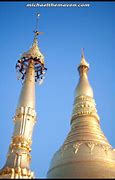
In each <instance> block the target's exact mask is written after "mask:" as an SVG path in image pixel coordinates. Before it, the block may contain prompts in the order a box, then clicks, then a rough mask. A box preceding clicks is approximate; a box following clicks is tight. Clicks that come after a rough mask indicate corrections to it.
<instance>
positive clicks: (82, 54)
mask: <svg viewBox="0 0 115 180" xmlns="http://www.w3.org/2000/svg"><path fill="white" fill-rule="evenodd" d="M81 51H82V55H81V57H82V58H84V48H82V49H81Z"/></svg>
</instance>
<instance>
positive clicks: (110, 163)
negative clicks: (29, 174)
mask: <svg viewBox="0 0 115 180" xmlns="http://www.w3.org/2000/svg"><path fill="white" fill-rule="evenodd" d="M88 70H89V64H88V63H87V62H86V60H85V58H84V54H83V53H82V60H81V63H80V65H79V66H78V71H79V75H80V79H79V83H78V85H77V87H76V90H75V100H74V107H73V112H72V117H71V123H70V124H71V130H70V132H69V133H68V135H67V138H66V139H65V141H64V143H63V144H62V146H61V147H60V148H59V150H58V151H57V152H56V153H55V154H54V156H53V158H52V161H51V164H50V167H49V170H48V173H47V177H48V178H115V152H114V149H113V148H112V146H111V145H110V144H109V142H108V140H107V138H106V137H105V135H104V133H103V131H102V130H101V127H100V120H99V116H98V113H97V110H96V104H95V100H94V98H93V90H92V88H91V86H90V84H89V81H88V77H87V72H88Z"/></svg>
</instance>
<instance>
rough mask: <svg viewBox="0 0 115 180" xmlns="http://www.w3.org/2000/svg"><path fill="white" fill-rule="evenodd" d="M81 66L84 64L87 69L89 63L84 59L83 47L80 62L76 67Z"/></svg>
mask: <svg viewBox="0 0 115 180" xmlns="http://www.w3.org/2000/svg"><path fill="white" fill-rule="evenodd" d="M82 66H85V67H87V68H88V69H89V64H88V63H87V61H86V60H85V56H84V48H82V54H81V62H80V65H79V66H78V69H79V68H80V67H82Z"/></svg>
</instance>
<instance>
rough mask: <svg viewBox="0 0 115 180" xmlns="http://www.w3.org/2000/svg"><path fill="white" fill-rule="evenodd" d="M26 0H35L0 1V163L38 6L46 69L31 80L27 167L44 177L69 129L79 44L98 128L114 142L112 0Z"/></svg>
mask: <svg viewBox="0 0 115 180" xmlns="http://www.w3.org/2000/svg"><path fill="white" fill-rule="evenodd" d="M27 3H38V2H33V1H32V2H31V1H28V2H26V1H25V2H0V56H1V57H0V59H1V60H0V66H1V70H0V77H1V81H0V82H1V84H0V102H1V103H0V104H1V106H0V107H1V108H0V137H1V138H0V168H2V167H3V165H4V164H5V161H6V154H7V151H8V147H9V144H10V142H11V136H12V133H13V127H14V124H13V120H12V118H13V116H14V114H15V109H16V106H17V103H18V97H19V94H20V91H21V87H22V85H21V82H20V81H18V80H17V79H16V70H15V64H16V62H17V60H18V59H19V57H20V54H22V53H23V52H25V51H26V50H28V49H29V48H30V46H31V44H32V41H33V36H34V34H33V30H35V23H36V22H35V15H36V12H39V13H40V14H41V16H40V19H39V30H40V31H43V32H44V35H41V36H39V47H40V49H41V52H42V53H43V54H44V56H45V63H46V67H47V68H48V71H47V73H46V78H45V80H44V83H43V84H42V85H41V86H39V85H38V84H37V85H36V111H37V115H38V119H37V123H36V125H35V128H34V132H33V144H32V152H31V155H32V162H31V169H32V170H33V171H34V172H35V175H36V177H40V178H44V177H46V173H47V171H48V168H49V164H50V161H51V158H52V156H53V154H54V153H55V152H56V151H57V150H58V149H59V147H60V146H61V145H62V144H63V142H64V140H65V138H66V136H67V134H68V132H69V130H70V119H71V114H72V109H73V101H74V90H75V87H76V85H77V83H78V79H79V75H78V71H77V66H78V65H79V63H80V59H81V48H84V49H85V58H86V60H87V61H88V63H89V64H90V70H89V81H90V84H91V86H92V88H93V90H94V97H95V101H96V104H97V111H98V114H99V116H100V124H101V128H102V130H103V132H104V134H105V135H106V137H107V139H108V140H109V142H110V144H111V145H112V146H113V148H114V147H115V138H114V137H115V113H114V112H115V81H114V79H115V78H114V77H115V71H114V68H115V53H114V52H115V50H114V47H115V41H114V40H115V2H109V1H108V2H106V1H105V2H93V1H90V2H80V4H83V3H88V4H89V5H90V6H89V7H66V8H65V7H39V8H38V7H31V8H30V7H28V8H27V7H26V5H27ZM45 3H47V2H40V1H39V4H45ZM48 3H51V1H48ZM53 3H66V4H68V3H71V4H72V3H73V4H74V3H76V4H78V2H77V1H73V2H66V1H65V2H64V1H62V2H56V1H55V2H53Z"/></svg>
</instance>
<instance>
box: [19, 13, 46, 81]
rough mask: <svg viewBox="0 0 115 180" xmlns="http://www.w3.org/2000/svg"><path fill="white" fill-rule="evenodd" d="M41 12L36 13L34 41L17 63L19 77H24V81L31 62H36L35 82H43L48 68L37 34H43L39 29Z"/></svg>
mask: <svg viewBox="0 0 115 180" xmlns="http://www.w3.org/2000/svg"><path fill="white" fill-rule="evenodd" d="M39 16H40V14H38V13H37V15H36V29H35V31H34V41H33V44H32V46H31V48H30V49H29V50H28V51H27V52H25V53H23V54H22V55H21V58H20V59H19V60H18V62H17V64H16V70H17V73H18V79H22V80H23V81H24V79H25V77H26V72H27V69H28V67H29V64H30V62H31V61H32V62H33V63H34V70H35V82H37V81H38V83H39V84H41V83H42V82H43V79H44V74H45V71H46V70H47V68H45V66H44V65H45V62H44V56H43V54H42V53H41V51H40V49H39V47H38V41H37V36H38V35H39V34H43V33H42V32H39V31H38V18H39Z"/></svg>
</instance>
